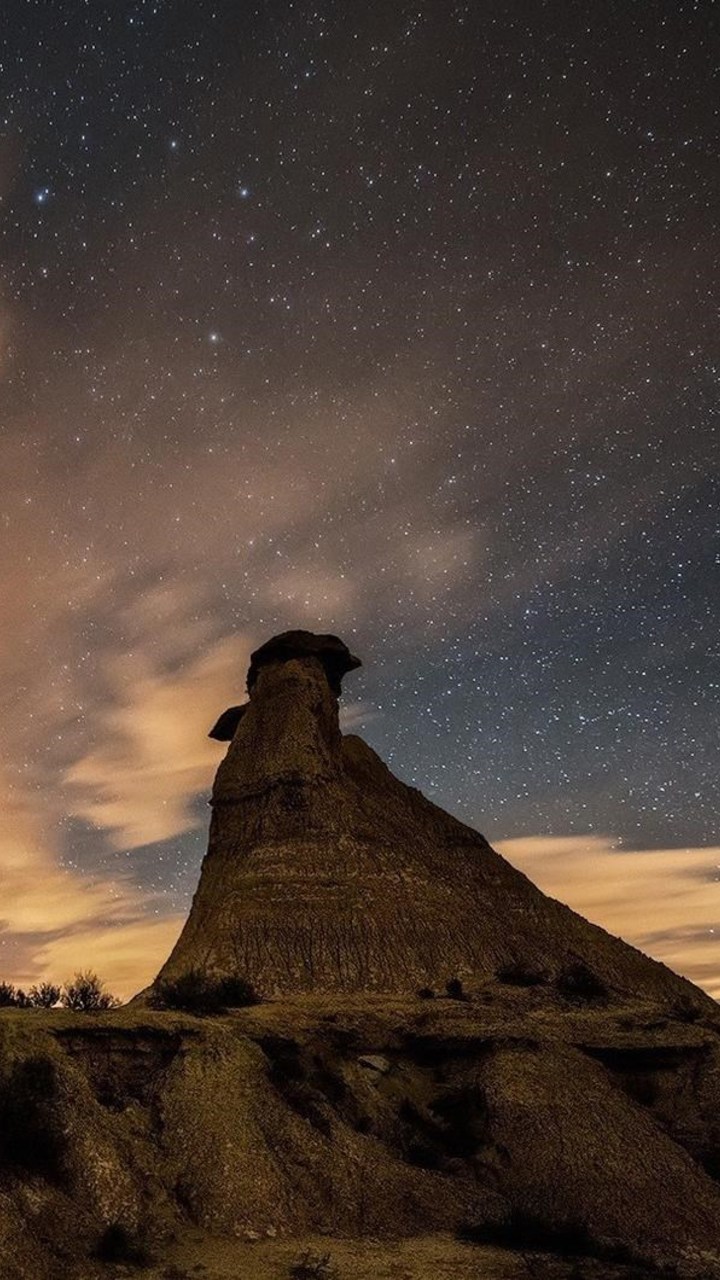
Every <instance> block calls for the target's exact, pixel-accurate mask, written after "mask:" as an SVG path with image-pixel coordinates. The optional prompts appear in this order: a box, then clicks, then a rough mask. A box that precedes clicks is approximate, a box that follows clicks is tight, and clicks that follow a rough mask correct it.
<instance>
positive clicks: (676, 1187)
mask: <svg viewBox="0 0 720 1280" xmlns="http://www.w3.org/2000/svg"><path fill="white" fill-rule="evenodd" d="M359 665H360V663H359V661H358V659H356V658H354V657H353V656H352V655H351V654H350V652H349V650H348V649H347V648H346V647H345V645H344V644H342V642H341V641H340V640H338V639H337V638H336V637H333V636H314V635H312V634H310V633H308V632H287V633H285V634H284V635H282V636H277V637H275V638H274V639H272V640H271V641H269V642H268V643H267V644H265V645H263V646H262V647H261V648H260V649H258V650H257V651H256V652H255V654H253V657H252V663H251V667H250V671H249V674H248V682H247V683H248V694H249V700H248V702H247V704H246V705H242V706H234V707H231V708H229V709H228V711H226V712H225V713H224V714H223V715H222V716H221V717H220V719H219V721H218V723H217V725H216V726H215V728H214V729H213V730H212V731H211V734H212V736H215V737H217V738H219V739H220V740H221V741H228V742H229V747H228V749H227V754H226V756H225V758H224V760H223V761H222V763H221V764H220V767H219V769H218V772H217V776H216V779H215V785H214V788H213V793H212V801H211V803H212V819H211V826H210V840H209V848H208V852H207V855H206V857H205V860H204V862H203V867H202V872H201V878H200V883H199V886H198V889H197V892H196V894H195V898H194V901H193V904H192V909H191V911H190V915H189V918H188V920H187V923H186V925H185V928H184V929H183V931H182V934H181V936H180V938H179V939H178V942H177V945H176V946H175V948H174V950H173V952H172V954H171V956H170V957H169V959H168V961H167V963H166V964H165V966H164V967H163V969H162V971H161V973H160V974H159V975H158V979H157V981H156V983H155V984H154V985H153V987H152V988H150V989H149V990H148V991H147V992H144V993H142V994H141V995H140V996H139V997H138V998H137V999H136V1001H134V1002H132V1003H131V1004H130V1005H129V1006H126V1007H125V1008H123V1009H120V1010H117V1011H113V1012H109V1013H103V1014H97V1015H81V1014H71V1013H68V1012H65V1011H60V1010H51V1011H47V1012H42V1011H24V1010H2V1011H0V1280H60V1277H68V1278H69V1280H95V1278H96V1277H100V1276H114V1275H127V1274H130V1272H129V1270H128V1267H129V1266H130V1263H131V1261H132V1257H131V1255H132V1254H133V1252H134V1254H135V1270H136V1271H137V1272H138V1273H142V1274H146V1275H147V1276H149V1277H150V1276H152V1277H158V1278H159V1277H162V1276H166V1275H174V1276H176V1277H179V1276H182V1275H188V1276H189V1275H191V1274H197V1275H205V1277H206V1280H215V1277H218V1280H220V1277H228V1280H229V1278H230V1277H231V1276H233V1277H235V1278H236V1280H237V1278H238V1277H239V1276H241V1275H242V1276H248V1277H256V1276H257V1277H258V1280H263V1278H265V1277H267V1280H270V1278H271V1277H278V1280H279V1278H280V1277H289V1276H290V1275H291V1270H290V1266H291V1262H292V1259H293V1257H294V1256H296V1254H297V1251H298V1249H299V1248H300V1246H305V1245H307V1243H308V1241H310V1242H312V1241H317V1240H318V1239H321V1240H322V1241H324V1242H325V1243H324V1245H323V1248H322V1250H321V1252H325V1251H328V1252H330V1253H331V1254H333V1256H335V1257H336V1258H337V1260H338V1268H339V1274H340V1275H341V1278H347V1280H356V1278H357V1280H365V1277H367V1280H370V1277H371V1276H372V1277H373V1278H374V1280H377V1278H379V1277H385V1276H387V1277H390V1276H395V1277H397V1276H402V1277H405V1278H406V1280H415V1278H416V1280H430V1277H431V1276H432V1277H433V1278H434V1277H436V1276H437V1277H443V1276H447V1277H450V1276H453V1277H465V1276H467V1277H468V1278H469V1277H471V1276H477V1277H485V1276H486V1277H495V1278H496V1280H500V1278H501V1277H504V1278H506V1280H510V1278H511V1277H526V1276H527V1277H531V1276H532V1277H537V1276H540V1277H548V1278H549V1277H557V1278H558V1280H559V1278H560V1277H566V1278H567V1280H570V1278H571V1277H574V1278H575V1280H578V1278H579V1277H580V1278H582V1277H588V1278H589V1280H591V1278H595V1280H600V1278H606V1277H617V1280H620V1277H626V1278H627V1280H630V1277H641V1276H643V1277H651V1276H668V1277H669V1276H674V1277H678V1278H681V1277H687V1278H688V1280H690V1278H694V1280H711V1277H715V1278H716V1280H717V1278H718V1277H720V1187H719V1186H718V1178H719V1177H720V1016H719V1013H718V1009H717V1005H716V1004H715V1002H714V1001H713V1000H711V999H710V998H709V997H708V996H707V995H705V994H704V993H703V992H701V991H699V990H698V989H697V988H695V987H693V986H692V984H690V983H689V982H687V981H686V980H685V979H683V978H681V977H679V976H678V975H676V974H674V973H673V972H671V971H670V970H669V969H667V968H666V967H664V966H663V965H661V964H658V963H656V962H655V961H653V960H651V959H650V958H648V957H647V956H645V955H643V954H641V953H640V952H639V951H637V950H635V949H634V948H633V947H631V946H629V945H628V944H627V943H625V942H622V941H620V940H619V939H617V938H614V937H611V936H610V935H609V934H607V933H605V932H604V931H603V930H602V929H600V928H597V927H596V926H594V925H592V924H590V923H588V922H587V921H586V920H584V919H582V918H581V917H580V916H578V915H577V914H576V913H574V912H573V911H571V910H569V908H567V907H565V906H563V905H561V904H560V903H558V902H555V901H553V900H551V899H549V898H547V897H546V896H545V895H544V894H542V893H541V892H540V891H539V890H538V889H537V888H536V887H535V886H534V885H533V884H531V882H530V881H529V880H528V879H527V878H526V877H525V876H523V875H522V874H520V873H519V872H518V871H516V870H515V869H514V868H512V867H511V866H510V865H509V864H508V863H507V862H505V861H504V860H503V858H501V857H500V856H499V855H498V854H497V853H496V852H494V850H493V849H492V848H491V847H490V845H489V844H488V843H487V841H486V840H485V839H484V838H483V837H482V836H481V835H479V834H478V832H476V831H474V830H472V829H470V828H469V827H467V826H464V825H463V824H462V823H461V822H459V821H458V820H457V819H455V818H453V817H451V816H450V815H449V814H447V813H445V812H444V811H443V810H441V809H439V808H438V807H437V806H435V805H433V804H431V803H430V802H429V801H428V800H426V799H425V798H424V797H423V796H422V795H421V794H420V792H419V791H417V790H415V789H413V788H411V787H408V786H406V785H405V784H404V783H402V782H400V781H399V780H398V779H397V778H395V777H394V776H393V774H392V773H391V772H390V771H389V770H388V769H387V768H386V766H385V765H384V764H383V762H382V761H381V760H380V759H379V758H378V756H377V755H376V754H375V753H374V752H373V751H372V750H371V749H370V747H369V746H367V744H366V743H364V742H363V741H362V740H361V739H360V738H358V737H356V736H354V735H346V736H343V735H342V734H341V732H340V728H339V722H338V699H339V697H340V694H341V682H342V680H343V677H344V676H345V675H346V674H347V673H348V672H351V671H352V670H353V669H354V668H356V667H358V666H359ZM169 749H171V744H170V745H169ZM190 970H202V971H204V972H205V973H207V974H208V975H211V976H214V977H218V978H221V977H242V978H244V979H246V980H248V981H249V982H250V983H252V984H253V986H254V987H255V988H256V990H257V991H258V992H259V993H260V994H261V995H262V997H263V1000H262V1003H260V1004H257V1005H255V1006H252V1007H246V1008H240V1009H231V1010H228V1011H226V1012H225V1013H223V1014H220V1015H215V1016H212V1017H211V1016H206V1017H197V1016H192V1015H191V1014H188V1013H183V1012H178V1011H173V1010H170V1009H163V1008H158V1007H156V1005H157V996H158V993H161V992H162V991H163V990H166V989H167V987H166V985H165V984H167V983H168V982H173V981H174V980H177V979H178V978H180V977H182V976H183V975H184V974H187V973H188V971H190ZM448 984H449V985H448ZM431 992H432V993H434V995H433V996H432V998H431V996H430V993H431ZM448 993H450V994H448ZM113 1233H114V1238H115V1239H116V1240H119V1241H120V1243H121V1245H122V1248H124V1249H125V1261H124V1263H123V1259H122V1256H120V1260H119V1261H116V1262H113V1261H112V1260H107V1258H108V1248H107V1244H108V1239H111V1238H113ZM122 1248H121V1250H120V1254H122ZM145 1249H147V1250H148V1251H149V1253H148V1256H147V1257H145V1259H144V1262H143V1250H145ZM193 1251H194V1252H193ZM98 1253H100V1254H104V1255H105V1260H103V1258H101V1257H99V1256H98ZM153 1258H154V1261H153ZM191 1264H192V1267H195V1268H197V1269H196V1270H193V1269H192V1268H191V1269H186V1267H191ZM203 1268H204V1270H203ZM316 1274H317V1275H318V1276H322V1274H323V1273H322V1271H317V1272H316Z"/></svg>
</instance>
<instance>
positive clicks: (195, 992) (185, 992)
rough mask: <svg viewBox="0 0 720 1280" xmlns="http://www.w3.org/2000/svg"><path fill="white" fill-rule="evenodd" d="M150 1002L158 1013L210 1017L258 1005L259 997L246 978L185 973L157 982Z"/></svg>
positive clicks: (188, 971) (192, 971)
mask: <svg viewBox="0 0 720 1280" xmlns="http://www.w3.org/2000/svg"><path fill="white" fill-rule="evenodd" d="M152 1002H153V1004H154V1005H155V1007H156V1008H159V1009H182V1010H184V1012H185V1013H197V1014H204V1013H205V1014H208V1013H209V1014H212V1013H225V1012H226V1010H227V1009H228V1008H231V1009H240V1008H243V1007H245V1006H247V1005H253V1004H259V1003H260V997H259V995H258V994H257V992H256V991H255V988H254V987H253V986H252V984H251V983H250V982H248V981H247V979H246V978H242V977H240V976H238V975H235V976H233V975H229V976H227V977H224V978H213V977H212V975H211V974H208V973H205V971H204V970H203V969H188V970H187V972H186V973H181V974H180V975H179V976H178V977H177V978H165V979H162V980H161V981H160V982H158V984H157V987H156V989H155V993H154V996H153V1001H152Z"/></svg>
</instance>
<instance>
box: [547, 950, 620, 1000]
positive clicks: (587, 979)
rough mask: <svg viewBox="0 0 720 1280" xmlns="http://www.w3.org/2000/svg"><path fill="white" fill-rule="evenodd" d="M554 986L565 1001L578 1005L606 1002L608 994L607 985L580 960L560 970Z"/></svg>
mask: <svg viewBox="0 0 720 1280" xmlns="http://www.w3.org/2000/svg"><path fill="white" fill-rule="evenodd" d="M555 985H556V987H557V989H558V991H559V992H560V994H561V995H563V996H565V998H566V999H567V1000H571V1001H573V1002H575V1003H578V1004H583V1003H585V1002H587V1003H591V1002H593V1001H601V1000H606V999H607V997H608V996H609V994H610V990H609V988H608V986H607V984H606V983H605V982H603V980H602V978H600V977H598V975H597V974H596V973H593V970H592V969H591V968H590V967H589V966H588V965H586V964H584V963H583V961H582V960H576V961H575V962H574V963H573V964H568V965H566V966H565V968H564V969H561V970H560V972H559V974H558V976H557V978H556V979H555Z"/></svg>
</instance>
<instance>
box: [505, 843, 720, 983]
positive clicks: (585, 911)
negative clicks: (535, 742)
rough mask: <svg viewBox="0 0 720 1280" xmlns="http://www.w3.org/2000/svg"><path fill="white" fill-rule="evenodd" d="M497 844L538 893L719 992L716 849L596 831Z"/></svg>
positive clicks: (719, 857)
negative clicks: (626, 841) (632, 840)
mask: <svg viewBox="0 0 720 1280" xmlns="http://www.w3.org/2000/svg"><path fill="white" fill-rule="evenodd" d="M497 848H498V850H499V852H500V853H502V855H503V857H505V858H507V859H508V862H511V863H512V864H513V866H515V867H517V868H518V869H519V870H520V871H524V873H525V875H527V876H529V877H530V879H531V880H533V881H534V883H535V884H537V885H538V886H539V887H540V888H541V889H542V890H543V892H544V893H547V894H549V895H550V896H551V897H553V898H558V899H559V900H560V901H561V902H565V903H567V905H568V906H570V907H572V908H573V910H575V911H578V912H579V913H580V914H581V915H583V916H586V917H587V919H588V920H592V921H593V923H594V924H599V925H602V927H603V928H604V929H608V930H609V931H610V933H616V934H619V935H620V936H621V937H622V938H625V939H626V940H627V941H628V942H631V943H632V944H633V945H634V946H636V947H639V948H640V950H641V951H645V952H646V953H647V954H648V955H651V956H653V957H654V958H655V959H656V960H662V961H663V962H664V963H665V964H667V965H669V966H670V968H672V969H675V970H676V971H677V972H678V973H682V974H684V976H685V977H687V978H690V980H691V981H693V982H697V983H698V985H699V986H701V987H704V988H705V990H706V991H707V992H709V994H710V995H711V996H713V997H715V998H716V999H717V998H720V848H701V849H648V850H642V851H640V850H632V849H624V848H620V847H618V845H617V844H614V843H613V842H612V841H611V840H609V839H608V838H607V837H604V836H594V835H591V836H526V837H521V838H518V839H514V840H503V841H501V843H500V844H498V845H497Z"/></svg>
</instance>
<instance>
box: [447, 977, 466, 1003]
mask: <svg viewBox="0 0 720 1280" xmlns="http://www.w3.org/2000/svg"><path fill="white" fill-rule="evenodd" d="M445 991H446V994H447V995H448V996H449V998H450V999H451V1000H467V996H466V994H465V991H464V990H463V984H462V982H461V981H460V979H459V978H448V980H447V982H446V983H445Z"/></svg>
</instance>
